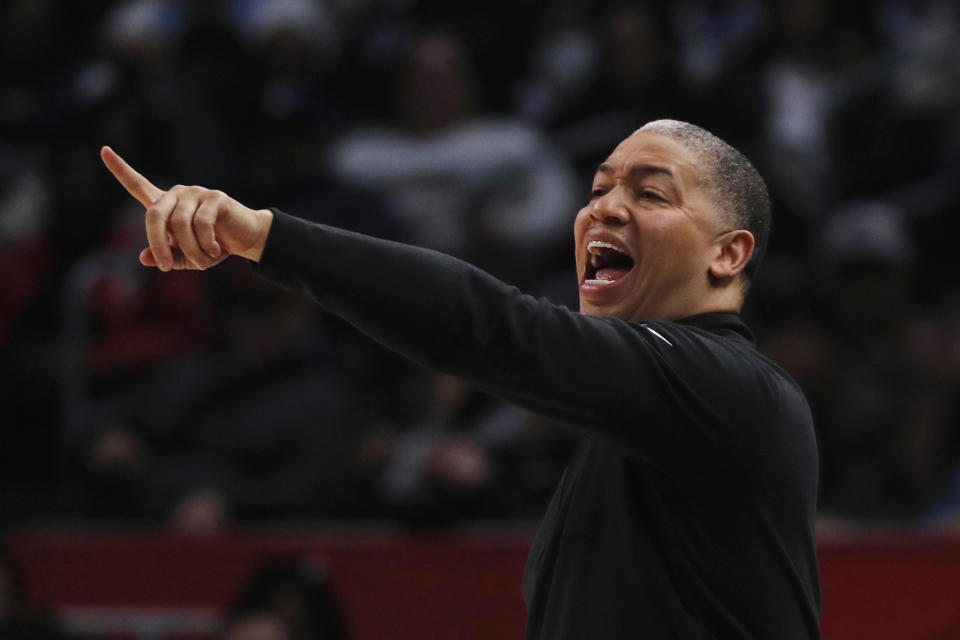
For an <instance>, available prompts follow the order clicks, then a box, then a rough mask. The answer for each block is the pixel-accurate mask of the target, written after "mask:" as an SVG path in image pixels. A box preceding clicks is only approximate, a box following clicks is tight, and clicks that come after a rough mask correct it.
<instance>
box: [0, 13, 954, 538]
mask: <svg viewBox="0 0 960 640" xmlns="http://www.w3.org/2000/svg"><path fill="white" fill-rule="evenodd" d="M0 51H2V53H0V68H2V73H0V273H2V274H3V276H2V278H3V285H2V286H0V389H2V393H3V396H2V397H3V404H4V410H3V413H2V415H3V418H2V422H3V425H4V427H3V430H2V436H0V437H2V445H0V477H2V479H0V482H2V487H3V489H2V493H0V526H10V525H16V524H22V523H28V522H33V523H48V522H90V521H95V522H122V523H139V524H152V525H168V526H171V527H177V528H179V529H183V530H199V531H207V530H216V529H219V528H222V527H225V526H229V525H231V524H248V523H262V522H273V521H279V520H283V521H289V520H303V519H317V518H336V519H344V518H364V519H385V518H386V519H392V520H395V521H397V522H402V523H405V524H408V525H411V526H434V525H440V524H444V523H449V522H454V521H457V520H461V519H464V518H469V519H487V518H535V517H538V516H539V515H540V514H541V513H542V511H543V509H544V507H545V505H546V500H547V499H548V497H549V495H550V493H551V491H552V489H553V487H554V484H555V482H556V481H557V479H558V477H559V474H560V472H561V471H562V469H563V467H564V464H565V462H566V457H567V455H568V453H569V451H570V449H571V446H572V444H573V442H574V438H575V434H574V433H572V432H570V431H568V430H567V429H566V428H563V427H559V426H558V425H555V424H551V423H550V421H548V420H546V419H543V418H541V417H538V416H535V415H532V414H529V413H527V412H524V411H521V410H519V409H516V408H514V407H512V406H509V405H506V404H503V403H502V402H500V401H497V400H495V399H493V398H491V397H489V396H487V395H484V394H482V393H480V392H479V391H478V390H476V389H474V388H473V387H471V386H470V385H468V384H466V383H464V382H463V381H462V380H459V379H455V378H451V377H448V376H443V375H438V374H435V373H432V372H430V371H427V370H424V369H422V368H419V367H417V366H415V365H411V364H409V363H407V362H406V361H404V360H402V359H401V358H399V357H398V356H395V355H393V354H391V353H389V352H387V351H386V350H384V349H382V348H381V347H379V346H377V345H376V344H374V343H372V342H370V341H369V340H367V339H366V338H363V337H362V336H360V335H359V334H357V333H356V332H355V331H353V330H352V329H351V328H350V327H349V326H346V325H345V324H343V323H341V322H339V321H337V320H335V319H333V318H331V317H329V316H325V315H322V314H320V313H318V311H317V310H316V309H315V308H313V307H312V306H311V305H310V303H309V302H307V301H306V300H303V299H301V298H298V297H296V296H293V295H291V294H289V293H287V292H285V291H283V290H280V289H278V288H275V287H273V286H272V285H269V284H267V283H266V282H265V281H263V280H260V279H258V278H257V277H256V276H255V275H253V274H252V273H251V271H250V269H249V265H247V264H246V263H245V262H244V261H243V260H240V259H236V258H231V260H229V261H227V262H226V263H224V264H223V265H222V266H220V267H218V268H216V269H213V270H211V271H209V272H203V273H194V272H178V273H170V274H160V273H157V272H155V271H154V270H150V269H146V268H143V267H141V266H140V265H139V263H138V261H137V254H138V252H139V250H140V249H141V248H142V247H143V245H144V241H145V239H144V232H143V230H142V207H140V205H138V204H137V203H136V202H135V201H133V200H132V199H131V198H129V196H127V194H126V193H125V192H124V191H123V190H122V188H121V187H120V186H119V185H117V184H116V183H115V182H113V179H112V178H111V176H110V175H109V174H108V173H107V172H106V171H105V170H104V169H103V167H102V166H101V165H100V162H99V158H98V150H99V147H100V146H101V145H103V144H109V145H111V146H112V147H113V148H114V149H115V150H117V151H118V152H119V153H120V154H121V155H123V156H124V157H126V158H127V159H128V160H129V161H130V162H131V163H132V164H133V165H134V166H135V167H137V168H138V169H139V170H140V171H141V172H143V173H144V174H145V175H146V176H148V177H150V178H151V179H152V180H153V181H154V182H156V183H157V184H158V185H159V186H161V187H167V186H171V185H173V184H174V183H181V184H201V185H204V186H208V187H211V188H218V189H222V190H224V191H226V192H228V193H230V194H231V195H232V196H234V197H235V198H236V199H238V200H240V201H241V202H243V203H244V204H246V205H248V206H251V207H254V208H262V207H267V206H276V207H278V208H280V209H283V210H285V211H288V212H290V213H294V214H296V215H299V216H301V217H305V218H309V219H312V220H315V221H319V222H324V223H329V224H334V225H338V226H342V227H345V228H350V229H354V230H358V231H361V232H365V233H370V234H374V235H377V236H381V237H386V238H392V239H397V240H401V241H405V242H412V243H416V244H420V245H424V246H429V247H432V248H435V249H439V250H442V251H445V252H448V253H452V254H454V255H457V256H460V257H462V258H464V259H466V260H469V261H471V262H473V263H475V264H478V265H479V266H481V267H483V268H485V269H487V270H489V271H490V272H492V273H494V274H495V275H497V276H499V277H501V278H502V279H504V280H506V281H508V282H510V283H511V284H515V285H517V286H519V287H520V288H521V289H523V290H526V291H529V292H531V293H533V294H535V295H538V296H545V297H547V298H549V299H551V300H553V301H555V302H556V303H558V304H565V305H568V306H571V307H572V308H575V307H576V304H577V300H576V282H575V274H574V271H573V260H572V221H573V217H574V215H575V213H576V211H577V210H578V209H579V208H580V206H582V205H583V203H584V202H585V200H586V199H587V197H588V191H589V187H590V180H591V176H592V174H593V171H594V169H595V167H596V165H597V164H598V163H599V162H600V161H602V160H603V159H604V157H605V156H606V155H607V154H608V153H609V152H610V151H611V150H612V149H613V147H614V146H615V145H616V144H617V143H618V142H619V141H620V140H621V139H622V138H624V137H626V136H627V135H629V133H631V132H632V131H633V129H635V128H636V127H638V126H640V125H641V124H643V123H644V122H646V121H648V120H651V119H656V118H660V117H671V118H676V119H681V120H688V121H691V122H694V123H697V124H699V125H701V126H703V127H705V128H707V129H710V130H711V131H713V132H714V133H716V134H718V135H719V136H721V137H723V138H724V139H726V140H728V141H729V142H730V143H732V144H733V145H734V146H736V147H738V148H739V149H741V150H742V151H744V152H745V153H746V154H747V155H748V157H750V158H751V159H752V160H753V161H754V162H755V164H756V165H757V166H758V168H759V169H760V172H761V174H763V175H764V176H765V177H766V178H767V180H768V183H769V186H770V189H771V192H772V196H773V199H774V229H773V236H772V244H771V248H770V251H769V253H768V255H767V258H766V260H765V264H764V266H763V267H762V268H761V270H760V273H759V277H758V280H757V282H756V283H755V285H754V287H753V290H752V293H751V300H750V302H749V303H748V308H747V310H746V312H745V313H746V315H747V318H748V321H749V322H750V324H751V326H752V327H753V328H754V330H755V332H756V334H757V336H758V341H759V344H760V347H761V349H762V350H763V351H764V352H765V353H767V354H769V355H770V356H771V357H772V358H773V359H774V360H776V361H778V362H779V363H781V364H782V365H783V366H784V367H785V368H786V369H787V370H788V371H789V372H790V373H791V374H792V375H793V376H794V377H795V378H796V379H797V380H798V381H799V382H800V384H801V385H802V386H803V388H804V390H805V392H806V393H807V396H808V398H809V399H810V401H811V405H812V408H813V411H814V414H815V421H816V424H817V428H818V436H819V442H820V446H821V499H820V504H821V512H822V514H823V515H824V517H831V518H840V519H856V520H862V521H870V522H874V521H876V522H885V521H890V520H897V521H903V520H909V521H911V522H915V523H923V524H931V523H933V524H940V523H944V522H949V521H951V520H956V519H957V518H958V514H960V411H958V410H960V395H958V393H957V390H958V389H960V279H958V274H960V269H957V268H956V264H957V263H956V253H955V249H954V246H955V243H956V242H955V237H954V235H952V234H953V233H955V232H951V231H949V230H950V229H955V228H957V227H956V224H955V223H954V222H951V219H952V218H953V217H955V216H956V215H957V213H958V210H960V181H958V180H957V179H956V176H957V175H958V171H960V6H958V5H957V3H955V2H952V1H950V0H909V1H908V0H875V1H873V2H871V3H853V4H849V5H844V4H842V3H832V2H828V1H827V0H777V1H774V2H761V1H759V0H726V1H722V0H677V1H676V2H672V3H653V2H650V3H639V2H617V1H590V2H585V1H574V0H512V1H511V2H501V1H499V0H484V1H483V2H479V1H476V0H466V1H463V2H438V1H436V0H432V1H431V0H391V1H385V0H380V1H375V0H219V1H214V0H205V1H200V0H196V1H189V0H120V1H116V0H114V1H106V0H87V1H85V2H78V3H65V2H54V1H53V0H8V1H7V2H4V3H2V4H0ZM234 260H236V262H234ZM343 277H344V278H350V273H343ZM389 312H390V310H389V309H384V313H389Z"/></svg>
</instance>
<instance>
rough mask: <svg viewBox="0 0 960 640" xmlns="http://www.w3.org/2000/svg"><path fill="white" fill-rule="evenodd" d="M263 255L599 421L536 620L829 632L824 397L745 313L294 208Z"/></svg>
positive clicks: (325, 300) (545, 568)
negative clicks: (667, 311) (818, 407)
mask: <svg viewBox="0 0 960 640" xmlns="http://www.w3.org/2000/svg"><path fill="white" fill-rule="evenodd" d="M259 270H260V272H261V273H264V274H266V275H268V276H270V277H272V278H274V279H276V280H278V281H280V282H282V283H284V284H286V285H288V286H291V287H293V288H296V289H298V290H301V291H303V292H305V293H307V294H308V295H309V296H311V297H312V298H313V299H314V300H316V301H317V302H318V303H319V304H320V305H321V306H322V307H323V308H324V309H325V310H327V311H329V312H331V313H334V314H336V315H338V316H340V317H342V318H344V319H345V320H346V321H348V322H349V323H351V324H352V325H354V326H355V327H357V328H358V329H359V330H361V331H363V332H364V333H366V334H367V335H369V336H371V337H372V338H374V339H376V340H378V341H379V342H381V343H382V344H384V345H386V346H387V347H390V348H391V349H394V350H396V351H397V352H399V353H401V354H404V355H405V356H407V357H409V358H411V359H413V360H415V361H417V362H420V363H422V364H425V365H427V366H430V367H433V368H435V369H438V370H441V371H445V372H448V373H452V374H456V375H460V376H464V377H466V378H468V379H470V380H472V381H473V382H474V383H475V384H477V385H478V386H479V387H481V388H484V389H486V390H488V391H490V392H491V393H494V394H496V395H498V396H500V397H503V398H506V399H508V400H511V401H514V402H516V403H518V404H520V405H522V406H524V407H526V408H528V409H532V410H534V411H538V412H540V413H543V414H545V415H548V416H550V417H553V418H556V419H559V420H562V421H564V422H566V423H569V424H571V425H573V426H575V427H577V428H579V429H580V430H581V431H582V432H583V433H584V434H585V435H586V437H585V438H584V441H583V444H582V445H581V446H580V448H579V449H578V450H577V452H576V454H575V456H574V458H573V460H572V461H571V463H570V465H569V467H568V468H567V470H566V472H565V473H564V476H563V478H562V480H561V482H560V486H559V487H558V489H557V491H556V493H555V495H554V497H553V500H552V502H551V504H550V506H549V508H548V510H547V515H546V517H545V519H544V521H543V524H542V526H541V528H540V531H539V533H538V535H537V539H536V541H535V543H534V546H533V549H532V551H531V553H530V557H529V559H528V561H527V568H526V572H525V575H524V580H523V593H524V598H525V600H526V603H527V610H528V623H527V638H528V639H543V640H565V639H571V640H573V639H577V640H584V639H601V638H602V639H607V638H610V639H612V638H648V639H660V638H663V639H667V638H678V639H694V638H697V639H700V638H716V639H723V640H726V639H744V640H746V639H748V638H749V639H757V640H760V639H769V640H792V639H801V638H802V639H811V638H819V630H818V620H819V610H820V591H819V579H818V573H817V564H816V551H815V543H814V513H815V506H816V491H817V454H816V442H815V438H814V433H813V424H812V420H811V417H810V411H809V408H808V406H807V403H806V400H805V399H804V397H803V394H802V393H801V391H800V390H799V388H798V387H797V385H796V383H794V382H793V380H791V379H790V377H789V376H787V375H786V374H785V373H784V372H783V371H782V370H781V369H780V368H779V367H777V365H775V364H774V363H772V362H770V361H769V360H767V359H766V358H764V357H763V356H762V355H760V354H759V353H758V352H757V351H756V349H755V348H754V345H753V342H752V337H751V335H750V332H749V330H748V329H747V327H746V326H745V325H744V324H743V323H742V321H741V320H740V318H739V316H738V315H737V314H735V313H707V314H702V315H699V316H693V317H690V318H686V319H684V320H681V321H679V322H649V323H633V322H625V321H622V320H618V319H615V318H603V317H593V316H585V315H581V314H579V313H576V312H573V311H570V310H568V309H566V308H564V307H558V306H556V305H553V304H551V303H550V302H548V301H545V300H536V299H534V298H532V297H530V296H527V295H524V294H522V293H521V292H520V291H518V290H517V289H515V288H513V287H509V286H507V285H505V284H503V283H502V282H500V281H499V280H497V279H495V278H493V277H492V276H490V275H488V274H486V273H484V272H483V271H480V270H479V269H476V268H475V267H472V266H470V265H468V264H466V263H464V262H461V261H459V260H456V259H454V258H451V257H449V256H446V255H443V254H439V253H436V252H433V251H429V250H425V249H420V248H416V247H410V246H407V245H402V244H397V243H392V242H388V241H384V240H377V239H374V238H369V237H366V236H362V235H358V234H354V233H350V232H347V231H342V230H339V229H335V228H332V227H325V226H322V225H315V224H312V223H308V222H304V221H302V220H298V219H296V218H293V217H290V216H287V215H285V214H283V213H281V212H279V211H275V218H274V222H273V226H272V228H271V230H270V236H269V238H268V240H267V245H266V248H265V250H264V253H263V257H262V259H261V263H260V266H259Z"/></svg>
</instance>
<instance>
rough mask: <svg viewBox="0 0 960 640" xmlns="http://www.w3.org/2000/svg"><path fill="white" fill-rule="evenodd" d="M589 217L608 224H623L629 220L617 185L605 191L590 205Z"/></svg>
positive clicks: (628, 213)
mask: <svg viewBox="0 0 960 640" xmlns="http://www.w3.org/2000/svg"><path fill="white" fill-rule="evenodd" d="M590 217H592V218H593V219H594V220H597V221H598V222H603V223H604V224H609V225H623V224H626V223H627V222H629V221H630V212H629V210H628V209H627V206H626V203H625V202H624V200H623V197H622V189H621V188H620V187H619V186H618V187H616V188H614V189H611V190H610V191H608V192H606V193H605V194H603V195H602V196H600V197H599V198H597V199H596V200H594V201H593V203H592V204H591V205H590Z"/></svg>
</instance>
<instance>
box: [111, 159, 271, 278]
mask: <svg viewBox="0 0 960 640" xmlns="http://www.w3.org/2000/svg"><path fill="white" fill-rule="evenodd" d="M100 157H101V158H102V159H103V163H104V164H105V165H107V169H109V170H110V173H112V174H113V176H114V177H115V178H116V179H117V180H118V181H119V182H120V184H122V185H123V187H124V189H126V190H127V191H128V192H129V193H130V195H132V196H133V197H134V198H136V199H137V200H138V201H139V202H140V204H142V205H143V206H144V207H146V210H147V211H146V227H147V240H148V242H149V243H150V246H149V247H147V248H146V249H144V250H143V251H141V252H140V262H141V263H143V264H144V265H146V266H148V267H159V268H160V269H161V270H162V271H169V270H170V269H207V268H209V267H212V266H213V265H215V264H217V263H219V262H222V261H223V260H224V259H226V257H227V256H229V255H238V256H242V257H244V258H248V259H250V260H254V261H259V260H260V256H261V255H262V254H263V247H264V245H265V244H266V241H267V235H268V234H269V232H270V225H271V223H272V222H273V213H272V212H271V211H269V210H267V209H261V210H254V209H250V208H248V207H245V206H243V205H242V204H240V203H239V202H237V201H236V200H234V199H233V198H231V197H230V196H228V195H227V194H225V193H223V192H222V191H215V190H212V189H205V188H203V187H184V186H181V185H177V186H175V187H171V188H170V189H169V190H167V191H163V190H162V189H160V188H158V187H156V186H154V184H153V183H152V182H150V181H149V180H147V179H146V178H144V177H143V176H142V175H140V174H139V173H137V172H136V171H135V170H134V169H133V167H131V166H130V165H129V164H127V163H126V162H125V161H124V160H123V158H121V157H120V156H118V155H117V154H116V153H115V152H114V151H113V149H111V148H110V147H103V149H101V150H100Z"/></svg>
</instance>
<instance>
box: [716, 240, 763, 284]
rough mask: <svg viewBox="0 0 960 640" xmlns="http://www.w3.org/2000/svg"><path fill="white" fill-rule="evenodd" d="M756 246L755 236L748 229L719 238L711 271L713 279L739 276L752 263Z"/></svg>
mask: <svg viewBox="0 0 960 640" xmlns="http://www.w3.org/2000/svg"><path fill="white" fill-rule="evenodd" d="M755 244H756V242H755V241H754V239H753V234H752V233H750V232H749V231H747V230H746V229H734V230H733V231H728V232H726V233H724V234H721V235H720V236H718V237H717V239H716V254H715V255H714V258H713V262H711V263H710V269H709V273H710V277H711V279H713V280H727V279H729V278H733V277H734V276H736V275H739V274H740V272H741V271H743V270H744V269H745V268H746V266H747V263H748V262H750V258H751V257H752V256H753V248H754V246H755Z"/></svg>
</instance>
